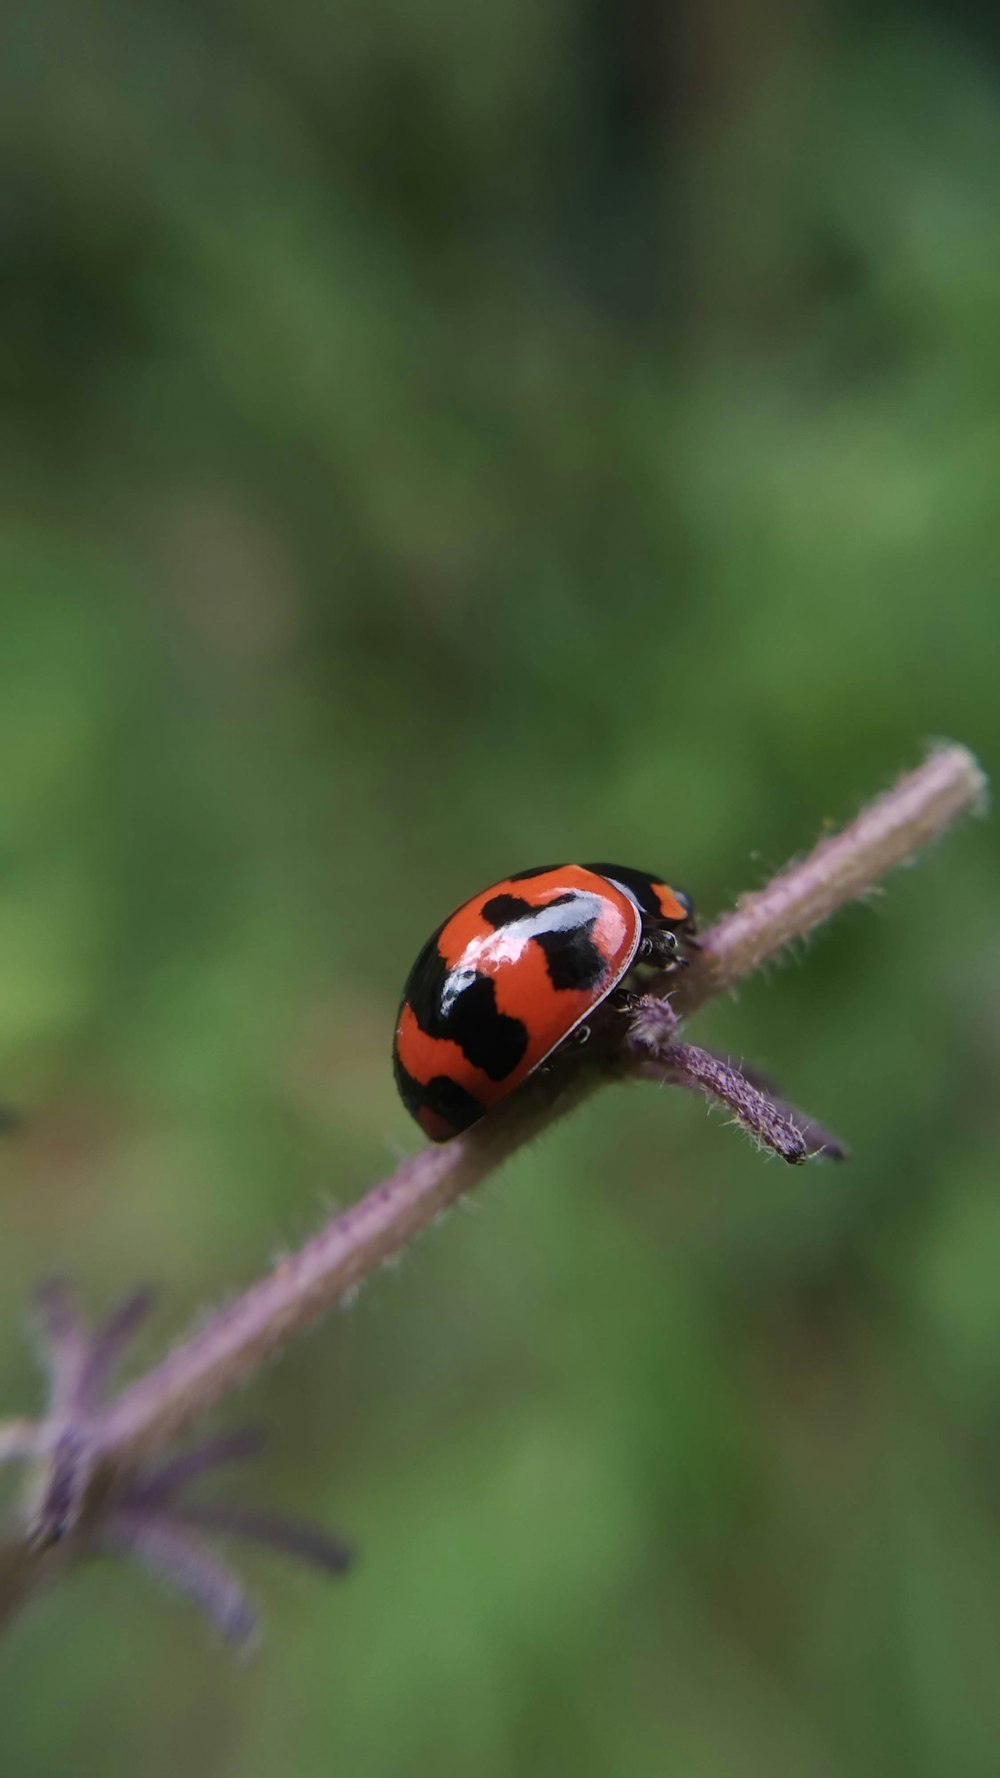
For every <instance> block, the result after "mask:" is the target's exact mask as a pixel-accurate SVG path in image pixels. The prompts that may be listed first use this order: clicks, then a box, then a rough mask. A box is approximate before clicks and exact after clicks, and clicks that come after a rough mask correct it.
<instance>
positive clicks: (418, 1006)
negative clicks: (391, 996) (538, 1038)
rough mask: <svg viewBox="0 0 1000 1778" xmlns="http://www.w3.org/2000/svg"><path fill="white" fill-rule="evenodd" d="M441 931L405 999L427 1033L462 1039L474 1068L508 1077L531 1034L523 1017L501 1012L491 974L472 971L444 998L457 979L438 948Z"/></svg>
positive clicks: (412, 974)
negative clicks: (461, 984)
mask: <svg viewBox="0 0 1000 1778" xmlns="http://www.w3.org/2000/svg"><path fill="white" fill-rule="evenodd" d="M437 936H438V935H437V934H436V933H435V935H434V938H432V939H429V940H428V942H427V944H426V945H425V946H424V948H423V950H422V951H421V953H420V955H419V957H418V958H417V961H416V963H415V964H414V965H413V968H412V970H411V971H410V978H409V981H408V982H407V984H406V989H405V995H404V998H405V999H406V1000H408V1001H409V1003H410V1006H411V1008H412V1009H413V1013H414V1016H415V1018H416V1021H417V1024H418V1025H419V1026H420V1029H421V1030H422V1031H426V1033H427V1035H428V1037H445V1038H447V1039H448V1040H449V1042H451V1043H457V1044H458V1045H459V1046H460V1048H461V1049H462V1050H463V1052H464V1054H465V1056H466V1058H467V1059H468V1061H470V1062H471V1063H472V1065H473V1067H474V1068H481V1069H482V1070H483V1073H484V1074H488V1075H489V1077H490V1079H491V1080H506V1078H507V1076H508V1074H512V1073H513V1072H514V1069H515V1068H516V1067H517V1065H518V1063H519V1062H520V1061H521V1059H522V1057H523V1056H524V1052H525V1050H526V1049H527V1047H528V1033H527V1031H526V1030H525V1028H524V1026H523V1025H522V1023H521V1021H520V1019H512V1018H510V1017H509V1016H508V1015H507V1014H506V1013H502V1012H500V1010H499V1008H498V1007H497V997H496V989H495V987H494V985H493V982H492V980H491V979H490V977H489V976H486V975H475V974H474V975H472V976H470V977H469V980H468V983H467V985H465V986H463V987H461V988H460V991H459V992H458V993H457V994H454V995H453V996H451V997H450V998H449V1000H448V1002H446V1001H445V994H446V992H447V990H448V989H449V988H450V987H454V985H455V984H454V981H453V979H452V971H451V970H450V969H449V968H448V965H447V964H446V962H445V960H444V958H443V957H442V955H441V953H440V951H439V950H438V948H437Z"/></svg>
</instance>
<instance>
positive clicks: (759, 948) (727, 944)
mask: <svg viewBox="0 0 1000 1778" xmlns="http://www.w3.org/2000/svg"><path fill="white" fill-rule="evenodd" d="M984 797H985V779H984V777H983V774H982V772H981V771H980V769H979V766H978V765H977V763H976V761H975V759H974V758H973V756H972V755H971V754H970V753H969V752H968V751H967V750H966V749H965V748H964V747H959V746H947V747H942V748H941V749H939V750H938V751H936V752H934V753H933V754H931V756H930V757H929V758H928V759H927V760H926V761H925V763H924V764H923V765H922V766H920V767H918V769H917V770H916V771H915V772H911V773H910V774H909V775H908V776H907V777H904V778H902V779H901V780H900V781H899V782H898V783H897V784H896V785H895V787H894V788H893V789H892V790H890V791H888V792H886V794H885V795H884V796H881V797H879V798H878V799H877V801H875V802H874V803H872V804H871V805H870V806H869V807H868V808H867V809H865V810H864V811H863V813H862V814H861V815H859V816H858V818H857V820H855V821H853V822H852V823H851V824H850V826H848V827H846V828H844V829H843V830H842V831H841V832H840V833H838V834H836V835H833V836H831V837H829V838H825V839H823V840H821V841H820V843H819V845H817V846H816V847H815V849H814V850H813V851H812V852H810V853H809V854H808V856H807V857H805V858H803V859H802V860H801V861H799V862H798V863H795V864H792V865H790V866H789V867H788V869H787V870H785V871H783V872H782V873H781V875H780V876H778V877H776V878H775V879H774V880H773V882H771V883H770V884H769V885H768V886H767V888H765V889H763V890H760V891H759V892H757V893H755V894H752V895H749V896H747V897H745V898H744V900H743V901H742V902H741V904H740V906H739V907H738V908H737V909H736V910H735V911H734V912H733V913H731V914H728V915H726V916H725V917H724V918H723V919H722V920H720V921H719V923H718V924H717V925H716V926H715V927H714V928H712V930H711V931H710V932H708V933H707V934H706V935H705V938H704V940H703V948H702V950H701V953H700V955H699V957H698V958H697V960H696V961H695V963H694V964H693V966H692V967H691V968H690V969H689V970H688V971H687V972H686V975H685V977H684V979H683V980H682V981H681V982H680V983H679V984H677V987H676V993H675V994H674V995H673V999H674V1001H675V1004H676V1006H677V1009H678V1010H679V1011H680V1012H682V1013H689V1012H692V1011H694V1010H695V1009H696V1008H697V1007H699V1006H701V1005H703V1004H704V1003H705V1001H707V1000H709V999H711V998H712V997H713V996H714V995H716V994H719V993H721V992H722V991H724V990H725V989H726V988H728V987H730V986H732V984H733V983H734V982H736V981H738V980H739V979H740V978H741V977H743V976H745V975H748V974H749V973H750V972H751V971H752V970H754V969H755V968H757V967H758V965H759V964H761V963H763V962H764V961H765V959H766V958H768V957H771V956H773V955H774V954H775V953H776V952H778V951H780V950H781V949H782V948H783V947H785V946H786V945H788V944H789V943H790V942H792V941H793V940H795V939H797V938H801V937H802V936H803V935H804V934H805V933H807V932H808V931H809V930H810V929H811V928H812V927H814V926H815V925H817V924H818V923H819V922H820V921H822V920H824V919H826V918H827V917H828V915H830V914H832V913H833V912H834V911H835V910H836V909H837V908H839V907H841V906H843V905H844V904H845V903H846V902H850V901H853V900H856V899H857V898H858V897H859V896H862V895H864V894H865V893H866V892H867V891H869V890H870V889H871V888H872V887H873V886H874V884H875V883H877V882H878V880H879V879H880V878H881V877H883V876H884V875H885V874H886V872H888V871H889V870H891V869H893V868H894V867H895V866H896V865H899V864H903V863H905V862H906V861H907V860H908V859H909V858H911V857H912V856H913V855H914V854H915V853H916V852H917V851H918V850H919V849H920V848H921V847H922V846H924V845H925V844H926V843H927V842H928V841H930V840H932V839H934V838H936V837H937V836H938V835H939V834H941V833H943V832H944V830H945V829H946V828H947V827H948V826H949V825H950V823H951V822H952V821H954V820H955V818H956V817H957V816H958V815H960V814H961V813H963V811H967V810H970V809H975V808H977V807H979V806H981V804H982V802H983V800H984ZM672 985H673V983H672ZM630 1066H631V1069H632V1071H633V1072H641V1064H639V1063H638V1062H637V1061H636V1060H635V1059H634V1058H633V1059H632V1060H631V1062H630V1059H629V1058H628V1057H627V1056H619V1057H617V1058H614V1059H613V1060H612V1061H611V1062H610V1063H608V1062H605V1063H604V1064H603V1065H595V1066H593V1067H591V1068H590V1069H589V1070H588V1071H587V1072H586V1073H584V1072H580V1073H578V1074H577V1075H576V1076H574V1077H571V1078H570V1079H569V1080H568V1081H567V1082H564V1081H562V1080H561V1078H560V1077H559V1075H558V1073H557V1074H556V1075H555V1076H553V1077H549V1076H544V1075H543V1076H535V1077H533V1078H532V1079H531V1080H530V1081H529V1082H528V1083H526V1085H525V1087H524V1088H522V1089H521V1090H520V1091H519V1092H518V1093H517V1094H515V1095H514V1096H513V1098H512V1099H511V1100H510V1101H509V1102H508V1103H507V1104H506V1105H505V1106H503V1107H501V1108H500V1110H498V1111H497V1112H495V1113H493V1114H492V1115H491V1116H490V1117H489V1118H488V1119H486V1120H485V1122H484V1123H482V1124H479V1125H477V1126H476V1127H475V1128H474V1129H473V1130H471V1131H470V1132H468V1134H467V1135H464V1136H458V1137H455V1138H454V1139H453V1140H452V1141H451V1142H448V1143H447V1144H446V1145H444V1146H443V1147H438V1148H427V1149H425V1150H423V1151H422V1152H421V1153H420V1154H418V1155H416V1156H414V1158H413V1159H412V1160H409V1161H406V1162H405V1163H404V1164H403V1165H402V1166H401V1167H400V1168H399V1169H398V1170H397V1171H396V1173H394V1174H393V1175H392V1177H391V1178H390V1179H388V1180H386V1181H385V1182H384V1183H383V1184H381V1185H378V1186H376V1187H375V1189H374V1190H373V1191H371V1192H369V1193H368V1195H367V1196H366V1197H365V1198H363V1199H362V1200H361V1201H360V1203H358V1204H356V1205H354V1206H353V1207H352V1208H351V1209H349V1210H346V1211H344V1213H343V1214H342V1215H340V1216H338V1217H336V1218H335V1219H334V1220H333V1221H332V1222H330V1223H328V1224H327V1226H326V1227H325V1228H323V1229H321V1230H320V1232H319V1233H318V1234H316V1235H314V1236H313V1238H312V1239H311V1240H310V1241H308V1242H307V1243H306V1245H305V1246H304V1247H302V1248H301V1249H300V1250H299V1251H298V1252H297V1253H295V1254H292V1255H290V1256H289V1257H287V1258H285V1259H282V1260H280V1261H279V1262H278V1264H277V1265H276V1266H275V1267H274V1269H273V1270H272V1271H271V1272H270V1273H268V1274H267V1276H265V1277H264V1278H262V1279H261V1280H260V1281H259V1282H258V1283H256V1284H254V1285H252V1286H251V1288H250V1289H249V1290H248V1291H246V1292H245V1294H244V1295H243V1296H241V1297H238V1298H237V1299H236V1300H235V1301H234V1302H232V1303H230V1304H229V1305H228V1306H227V1307H225V1308H223V1309H221V1310H220V1311H219V1312H218V1314H216V1315H215V1316H214V1317H213V1318H212V1319H211V1320H210V1321H208V1322H207V1323H206V1324H205V1325H204V1326H202V1327H200V1328H199V1329H198V1330H197V1331H196V1332H195V1333H193V1334H192V1335H191V1336H190V1338H189V1339H188V1340H187V1341H185V1342H184V1343H183V1344H182V1345H181V1346H179V1347H177V1349H176V1350H175V1351H174V1352H172V1353H171V1354H170V1355H169V1356H168V1357H167V1358H166V1359H164V1361H163V1362H162V1363H161V1364H159V1365H158V1366H157V1367H156V1368H155V1369H154V1370H152V1371H150V1372H149V1373H148V1374H147V1375H146V1376H145V1377H143V1378H141V1379H140V1380H139V1381H138V1382H137V1383H134V1384H133V1385H132V1386H131V1387H130V1388H128V1389H126V1390H125V1391H124V1393H123V1394H121V1395H120V1396H119V1397H118V1398H117V1400H115V1401H113V1402H112V1403H111V1404H110V1405H109V1407H108V1408H106V1409H105V1410H104V1412H103V1414H102V1416H101V1417H100V1419H99V1420H98V1423H97V1426H96V1429H95V1448H96V1451H97V1455H98V1460H99V1462H101V1463H103V1465H104V1466H105V1467H106V1468H109V1469H111V1470H117V1469H119V1468H120V1467H122V1466H130V1465H132V1464H134V1463H135V1462H136V1461H138V1460H139V1459H141V1458H144V1457H148V1456H149V1455H150V1454H151V1453H152V1452H154V1451H156V1450H158V1449H159V1448H161V1447H162V1446H163V1445H164V1444H165V1443H166V1441H167V1440H168V1439H170V1438H171V1437H173V1436H174V1435H175V1434H176V1433H178V1432H180V1431H182V1430H183V1429H184V1428H185V1427H187V1426H189V1425H190V1424H192V1423H193V1422H194V1421H195V1420H197V1419H198V1418H199V1417H200V1416H201V1415H202V1414H203V1413H204V1412H205V1411H206V1410H207V1409H209V1408H211V1407H212V1406H214V1404H215V1403H216V1402H218V1401H219V1400H220V1398H221V1397H222V1396H224V1395H225V1394H227V1393H228V1391H229V1390H230V1389H232V1388H233V1387H234V1386H235V1385H236V1384H238V1383H240V1382H242V1381H243V1380H244V1379H245V1378H246V1377H247V1376H249V1375H250V1374H251V1373H252V1372H253V1371H255V1370H256V1369H257V1368H258V1367H259V1366H260V1365H261V1364H263V1363H264V1362H265V1360H266V1359H268V1358H269V1357H270V1356H271V1355H272V1354H273V1353H275V1352H277V1351H278V1350H279V1349H280V1348H281V1347H282V1346H284V1345H285V1344H286V1342H287V1341H289V1340H290V1339H292V1338H293V1337H294V1336H295V1334H297V1333H298V1332H299V1331H300V1329H302V1328H304V1327H305V1326H307V1325H308V1324H309V1323H310V1322H312V1321H315V1320H316V1318H317V1317H318V1316H320V1315H321V1314H322V1313H323V1312H324V1310H326V1309H327V1308H329V1307H330V1305H331V1304H332V1303H335V1302H336V1301H337V1300H338V1299H339V1298H341V1297H343V1296H344V1295H345V1294H346V1293H348V1292H350V1291H352V1290H354V1289H355V1288H356V1287H357V1286H358V1285H359V1284H360V1283H361V1281H362V1280H363V1279H364V1278H366V1277H367V1276H368V1275H369V1274H370V1273H371V1272H372V1271H374V1270H375V1269H376V1268H377V1267H378V1266H380V1265H382V1264H383V1263H384V1262H385V1261H386V1260H388V1259H390V1258H391V1257H392V1256H393V1255H394V1254H396V1253H398V1252H399V1250H400V1249H401V1248H402V1247H404V1246H406V1244H407V1243H408V1242H409V1241H411V1240H413V1238H414V1236H416V1235H417V1234H419V1233H420V1231H421V1230H422V1229H424V1228H426V1227H427V1226H428V1224H429V1223H431V1222H433V1221H434V1219H435V1218H436V1217H438V1216H440V1215H441V1213H442V1212H443V1211H445V1210H446V1209H447V1208H448V1207H449V1206H450V1205H452V1204H454V1203H455V1201H456V1199H458V1198H459V1197H461V1196H462V1194H463V1193H465V1192H467V1191H469V1190H470V1189H471V1187H473V1186H474V1185H477V1184H478V1183H479V1181H480V1180H481V1179H483V1178H484V1177H485V1176H486V1175H487V1174H489V1173H491V1172H492V1171H493V1170H494V1169H495V1168H496V1167H497V1166H499V1164H500V1163H501V1162H502V1161H503V1160H504V1159H505V1158H506V1157H507V1156H508V1155H509V1154H511V1153H513V1152H514V1151H515V1150H516V1149H518V1148H521V1147H522V1146H523V1145H524V1144H525V1143H526V1142H528V1141H530V1140H531V1138H532V1137H534V1136H536V1135H537V1134H538V1133H539V1132H540V1131H541V1130H543V1129H544V1128H545V1127H546V1126H547V1125H549V1124H550V1123H552V1122H553V1121H554V1120H555V1119H556V1118H557V1117H559V1116H561V1115H562V1114H564V1113H565V1112H566V1111H567V1110H569V1109H570V1108H571V1107H572V1106H573V1105H575V1104H576V1103H578V1102H579V1100H580V1099H581V1098H583V1097H584V1096H585V1095H586V1094H587V1093H589V1092H590V1091H592V1090H593V1089H594V1088H595V1087H596V1086H597V1085H599V1084H600V1083H601V1081H602V1080H608V1079H611V1078H615V1077H617V1078H621V1076H622V1075H623V1074H624V1073H627V1072H629V1069H630Z"/></svg>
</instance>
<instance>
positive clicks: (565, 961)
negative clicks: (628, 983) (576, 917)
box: [534, 919, 608, 989]
mask: <svg viewBox="0 0 1000 1778" xmlns="http://www.w3.org/2000/svg"><path fill="white" fill-rule="evenodd" d="M593 930H594V921H593V920H592V919H591V920H583V921H581V923H580V925H579V926H571V927H569V928H568V929H566V930H563V931H559V930H555V931H552V932H539V933H536V935H535V940H534V942H535V944H536V945H538V947H539V949H540V950H542V951H544V952H545V967H546V968H547V970H548V972H549V980H550V982H551V983H552V986H553V987H554V988H578V989H580V988H596V987H597V986H598V984H599V983H600V982H601V980H602V979H603V977H604V975H605V974H606V973H607V967H608V966H607V963H606V961H605V959H604V958H603V957H602V956H601V953H600V951H599V950H598V949H597V946H596V945H595V943H594V941H593V938H592V937H591V934H592V932H593Z"/></svg>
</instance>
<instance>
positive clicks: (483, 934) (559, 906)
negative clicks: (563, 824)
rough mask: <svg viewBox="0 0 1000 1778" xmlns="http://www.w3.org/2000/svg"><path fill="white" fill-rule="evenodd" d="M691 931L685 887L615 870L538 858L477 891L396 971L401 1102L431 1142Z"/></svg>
mask: <svg viewBox="0 0 1000 1778" xmlns="http://www.w3.org/2000/svg"><path fill="white" fill-rule="evenodd" d="M694 931H695V920H694V909H693V907H692V904H691V901H690V899H689V897H688V896H687V895H684V894H682V893H681V892H680V891H679V890H676V889H672V888H670V886H669V884H667V883H664V882H662V881H661V880H660V879H659V878H658V877H655V876H653V875H652V874H650V873H648V872H646V871H638V870H632V869H631V868H627V867H624V866H619V865H612V864H559V865H540V866H538V867H537V868H536V869H534V870H528V871H519V872H518V873H517V874H516V875H514V876H511V877H506V878H504V880H503V881H502V882H499V883H493V884H491V886H490V887H489V888H488V889H483V890H480V892H479V894H478V895H474V896H473V897H472V899H471V900H470V901H467V902H465V903H464V904H463V905H462V906H461V907H460V908H458V909H456V911H455V912H454V913H453V914H452V915H450V917H449V918H448V919H447V920H445V922H444V924H443V925H442V926H440V927H439V928H438V930H437V931H436V932H435V933H434V934H433V935H432V936H431V937H430V938H429V939H428V941H427V943H426V944H425V945H424V948H423V950H422V951H421V952H420V955H419V956H418V958H417V960H416V962H415V963H414V965H413V968H412V969H411V971H410V974H409V976H408V977H407V981H406V987H405V988H404V990H403V1000H402V1005H401V1006H400V1009H399V1018H398V1021H397V1025H396V1036H395V1042H394V1044H393V1067H394V1071H395V1076H396V1084H397V1086H398V1088H399V1091H400V1094H401V1096H402V1099H403V1103H404V1104H405V1106H406V1108H407V1110H408V1111H409V1112H411V1113H412V1115H413V1116H414V1117H415V1118H416V1120H417V1122H418V1123H419V1124H420V1126H421V1129H422V1130H423V1131H424V1133H425V1135H427V1136H429V1137H430V1138H431V1140H432V1141H434V1142H445V1141H447V1140H448V1138H449V1137H450V1136H456V1135H458V1134H459V1132H460V1131H462V1130H468V1129H469V1128H471V1126H472V1125H473V1124H475V1123H478V1121H479V1119H480V1118H481V1117H483V1116H484V1114H485V1113H486V1112H487V1111H489V1110H490V1108H491V1107H492V1106H494V1105H496V1104H497V1103H498V1102H499V1101H500V1100H501V1099H505V1098H506V1097H507V1095H508V1093H510V1092H512V1091H513V1090H514V1088H515V1087H517V1086H519V1085H520V1084H521V1082H522V1081H523V1080H524V1079H525V1078H526V1077H527V1076H528V1075H529V1074H531V1073H533V1072H534V1070H535V1069H536V1068H538V1067H539V1066H540V1064H541V1063H543V1062H544V1061H546V1060H547V1059H548V1058H549V1057H551V1055H552V1054H553V1051H554V1050H556V1049H558V1048H559V1046H560V1045H561V1044H563V1043H564V1042H565V1040H566V1039H567V1038H568V1037H570V1036H571V1034H572V1033H573V1032H576V1031H577V1030H578V1028H579V1027H582V1026H583V1022H584V1020H585V1019H586V1018H587V1017H588V1015H589V1014H591V1013H592V1012H593V1011H594V1009H595V1008H596V1007H598V1006H600V1005H601V1003H602V1002H603V1001H605V1000H607V998H608V996H609V995H610V994H611V993H612V992H613V991H614V990H615V989H616V988H618V987H619V985H620V984H621V982H622V981H623V979H624V977H625V976H626V975H627V974H628V972H629V970H630V969H632V968H633V967H634V966H635V965H636V964H642V963H647V964H652V965H655V966H656V967H658V968H661V969H670V968H679V967H681V965H682V964H683V963H684V962H685V961H686V958H685V956H684V944H685V941H687V942H688V943H690V942H691V941H692V940H693V937H694Z"/></svg>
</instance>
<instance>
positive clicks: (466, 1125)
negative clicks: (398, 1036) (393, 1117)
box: [392, 1048, 486, 1136]
mask: <svg viewBox="0 0 1000 1778" xmlns="http://www.w3.org/2000/svg"><path fill="white" fill-rule="evenodd" d="M392 1069H393V1073H394V1075H395V1077H396V1086H397V1088H398V1090H399V1096H400V1098H401V1099H402V1101H403V1104H404V1105H405V1106H406V1109H407V1111H408V1112H409V1113H410V1115H411V1117H419V1116H420V1113H421V1112H422V1111H424V1110H428V1111H433V1112H434V1113H435V1115H436V1116H437V1117H440V1118H443V1119H444V1121H445V1123H446V1124H448V1125H449V1126H450V1128H451V1130H452V1132H453V1133H454V1134H455V1135H456V1136H457V1135H458V1132H459V1131H460V1130H468V1129H470V1128H471V1127H472V1125H473V1124H477V1123H478V1122H479V1119H480V1118H481V1117H482V1115H483V1113H484V1111H485V1110H486V1107H485V1105H481V1104H480V1103H479V1100H478V1099H475V1098H473V1096H472V1094H471V1093H467V1092H466V1090H465V1088H464V1087H463V1086H459V1084H458V1081H457V1080H452V1079H450V1077H449V1076H448V1075H447V1074H435V1075H434V1077H433V1079H432V1080H429V1081H428V1082H427V1085H426V1086H424V1085H422V1083H421V1082H420V1081H419V1080H414V1078H413V1075H412V1074H410V1073H409V1071H408V1070H407V1069H406V1068H404V1067H403V1064H402V1062H401V1061H400V1059H399V1056H398V1054H397V1052H396V1050H395V1048H394V1049H393V1053H392Z"/></svg>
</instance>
